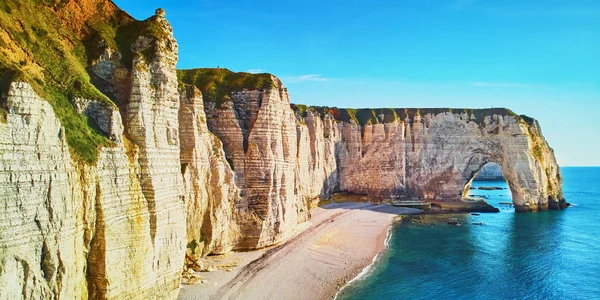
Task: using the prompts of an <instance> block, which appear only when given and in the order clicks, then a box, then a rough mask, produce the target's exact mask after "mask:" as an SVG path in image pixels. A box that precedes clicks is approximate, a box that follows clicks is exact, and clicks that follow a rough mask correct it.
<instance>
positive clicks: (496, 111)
mask: <svg viewBox="0 0 600 300" xmlns="http://www.w3.org/2000/svg"><path fill="white" fill-rule="evenodd" d="M291 107H292V109H293V110H294V111H296V112H297V113H298V114H300V115H301V116H302V117H306V112H307V111H308V110H311V111H313V112H315V113H319V115H320V116H321V118H323V117H324V116H325V115H326V114H329V115H331V116H333V118H334V119H335V120H336V121H338V122H350V120H352V121H354V122H355V123H356V124H359V125H361V126H364V125H373V124H381V123H394V122H405V121H410V122H413V121H414V120H415V117H417V116H419V117H424V116H426V115H429V114H431V115H438V114H442V113H465V114H467V115H469V119H470V120H472V121H475V122H476V123H478V124H482V123H483V120H484V119H485V117H487V116H492V115H501V116H506V115H510V116H513V117H515V118H516V119H517V120H519V121H520V120H522V119H525V121H526V122H527V123H528V124H531V123H532V122H533V121H531V120H533V119H531V118H529V117H527V116H519V115H517V114H515V113H514V112H512V111H511V110H510V109H506V108H485V109H464V108H455V109H452V108H374V109H373V108H359V109H353V108H337V107H327V106H306V105H302V104H292V105H291Z"/></svg>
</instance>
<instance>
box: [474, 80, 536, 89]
mask: <svg viewBox="0 0 600 300" xmlns="http://www.w3.org/2000/svg"><path fill="white" fill-rule="evenodd" d="M469 84H470V85H473V86H479V87H506V88H533V87H538V86H536V85H533V84H527V83H515V82H486V81H475V82H469Z"/></svg>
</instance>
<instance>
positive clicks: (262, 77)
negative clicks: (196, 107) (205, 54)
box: [177, 68, 275, 107]
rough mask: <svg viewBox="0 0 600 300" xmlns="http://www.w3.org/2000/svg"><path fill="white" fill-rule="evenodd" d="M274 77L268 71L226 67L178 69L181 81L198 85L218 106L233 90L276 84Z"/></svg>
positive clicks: (268, 86) (203, 93)
mask: <svg viewBox="0 0 600 300" xmlns="http://www.w3.org/2000/svg"><path fill="white" fill-rule="evenodd" d="M273 78H274V76H273V75H271V74H268V73H262V74H252V73H245V72H233V71H230V70H228V69H224V68H198V69H189V70H177V79H178V80H179V82H180V83H183V84H189V85H194V86H196V87H197V88H198V89H199V90H200V91H201V92H202V95H203V97H204V99H205V100H209V101H213V102H215V103H216V106H217V107H220V106H221V104H222V103H223V102H225V101H227V100H230V96H231V93H232V92H236V91H241V90H244V89H248V90H258V89H267V88H271V87H273V86H275V82H274V80H273Z"/></svg>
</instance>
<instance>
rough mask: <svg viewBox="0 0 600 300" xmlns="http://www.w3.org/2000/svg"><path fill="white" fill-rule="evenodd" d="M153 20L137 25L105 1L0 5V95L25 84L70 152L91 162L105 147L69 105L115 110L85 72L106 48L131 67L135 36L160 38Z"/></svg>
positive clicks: (35, 0)
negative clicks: (52, 117) (50, 114)
mask: <svg viewBox="0 0 600 300" xmlns="http://www.w3.org/2000/svg"><path fill="white" fill-rule="evenodd" d="M157 14H158V12H157ZM163 14H164V13H163ZM157 18H161V16H158V15H156V16H153V17H151V18H149V19H147V20H145V21H137V20H135V19H133V18H132V17H131V16H130V15H129V14H127V13H126V12H124V11H122V10H120V9H119V8H118V7H117V6H116V5H115V4H114V3H113V2H112V1H108V0H62V1H58V0H5V1H2V3H0V93H2V94H6V92H7V90H8V86H9V84H10V82H12V81H25V82H27V83H29V84H30V85H31V86H32V87H33V88H34V90H35V91H36V93H38V94H39V95H40V96H41V97H42V98H44V99H46V100H48V102H49V103H50V104H51V105H52V107H53V108H54V111H55V112H56V115H57V117H58V118H59V119H60V121H61V124H62V125H63V126H64V127H65V131H66V136H67V142H68V143H69V146H70V148H71V150H72V151H73V152H74V153H75V154H76V155H77V157H79V158H82V159H83V160H85V161H87V162H92V161H94V160H95V158H96V155H97V150H98V148H99V147H101V146H103V145H107V144H109V143H110V142H109V140H108V139H107V138H106V137H105V136H104V135H102V134H101V133H100V132H99V131H97V130H96V129H95V127H96V126H95V124H93V121H91V120H88V119H87V118H86V117H85V116H83V115H80V114H78V113H77V112H76V110H75V109H74V107H73V105H72V104H71V103H70V100H71V99H72V98H73V97H82V98H87V99H96V100H100V101H103V102H105V103H107V104H108V105H111V106H114V107H116V106H115V105H114V104H113V101H114V99H110V98H109V97H107V95H105V94H103V93H102V92H101V91H100V90H99V89H98V88H97V87H96V86H94V84H92V82H91V78H90V74H89V73H88V68H89V66H90V65H91V64H92V63H93V61H94V60H95V59H97V58H98V57H99V56H100V55H101V54H102V53H104V51H105V49H106V48H107V47H108V48H111V49H113V50H118V51H119V52H120V54H121V62H122V63H123V65H125V66H126V67H131V60H132V56H133V54H132V51H131V45H132V44H133V42H134V41H135V40H136V38H137V37H138V36H140V35H145V36H152V37H155V38H163V37H164V34H166V33H164V32H162V30H161V27H160V26H157V22H155V21H156V19H157ZM3 106H4V105H3V104H2V103H1V101H0V107H3Z"/></svg>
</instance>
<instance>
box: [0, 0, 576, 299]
mask: <svg viewBox="0 0 600 300" xmlns="http://www.w3.org/2000/svg"><path fill="white" fill-rule="evenodd" d="M75 2H76V3H75ZM75 2H73V1H71V2H69V3H67V4H66V5H67V7H68V8H69V9H76V8H77V7H78V5H79V6H82V7H84V8H93V7H97V6H96V5H93V4H94V3H88V2H89V1H75ZM105 4H106V3H105ZM109 4H110V5H109ZM107 5H109V6H110V7H113V6H114V5H113V6H111V5H112V4H111V3H108V4H107ZM132 24H133V25H135V26H140V24H137V23H132ZM136 24H137V25H136ZM133 25H131V26H133ZM141 25H144V26H146V27H144V28H145V29H144V30H145V32H146V33H147V34H139V36H137V37H136V38H135V39H133V40H131V43H132V44H131V45H130V48H126V49H127V51H131V53H129V52H128V53H129V54H128V55H124V53H121V52H119V50H115V49H111V48H110V47H108V46H107V44H105V43H104V44H103V43H100V44H102V45H103V46H102V47H103V49H101V50H102V51H96V52H97V53H98V54H97V56H98V57H95V58H92V59H91V60H90V61H91V66H89V70H88V71H89V72H90V73H91V74H90V77H91V79H92V81H93V82H94V83H95V85H96V87H97V88H98V90H100V91H101V92H103V93H104V94H105V95H108V96H110V97H111V99H112V100H113V102H114V103H115V104H116V105H113V103H110V102H109V101H104V100H106V99H104V100H98V99H92V98H90V97H88V98H86V97H74V96H72V97H71V98H70V99H69V100H70V104H72V105H73V107H72V109H73V110H74V111H76V112H78V113H79V114H81V115H85V116H86V118H87V120H88V121H90V122H91V123H93V124H94V128H95V130H98V131H99V132H101V133H102V134H104V135H105V136H106V137H108V138H109V140H110V143H108V144H107V146H105V147H101V148H100V149H97V150H98V155H97V159H96V160H95V161H93V162H91V163H90V162H84V161H82V160H81V159H80V157H78V152H75V151H73V147H69V145H73V144H70V143H67V133H66V130H65V129H64V128H63V127H62V125H61V122H60V121H59V119H58V118H57V115H58V114H57V112H61V109H64V107H58V108H57V107H54V109H53V106H51V105H50V104H49V103H48V102H47V101H46V100H48V99H42V97H40V95H41V94H38V93H36V92H35V91H34V88H32V86H30V85H29V84H27V83H24V82H18V81H17V82H12V83H10V87H9V88H8V90H7V91H1V92H3V93H5V95H3V97H2V100H1V101H0V108H1V110H0V113H2V115H1V117H2V118H0V136H1V138H0V199H1V201H2V205H0V298H2V299H4V298H6V299H19V298H23V299H40V298H44V299H45V298H53V299H86V298H92V299H122V298H126V299H148V298H160V299H173V298H175V297H176V295H177V292H178V287H179V284H180V281H181V270H182V267H183V264H184V257H185V256H186V255H187V256H189V258H190V259H189V260H188V261H196V259H197V258H198V257H200V256H204V255H208V254H221V253H226V252H228V251H231V250H232V249H252V248H259V247H265V246H269V245H273V244H276V243H279V242H282V241H285V240H286V238H287V237H289V236H290V235H291V234H293V233H294V231H295V230H297V229H298V228H301V226H299V224H300V223H303V222H305V221H307V220H309V219H310V207H311V206H312V205H314V204H316V202H318V201H319V199H321V198H328V197H330V196H331V195H332V194H333V193H336V192H345V193H347V194H355V195H359V197H362V195H366V196H368V197H377V198H380V199H401V200H402V199H408V200H427V201H434V202H435V201H455V202H457V201H460V200H461V198H462V196H463V195H464V193H465V191H467V190H468V188H469V185H470V182H471V180H472V179H473V177H474V176H475V175H476V173H477V172H478V171H479V170H480V169H481V168H482V167H483V165H485V164H486V163H488V162H496V163H498V164H500V165H501V166H502V170H503V175H504V177H505V178H506V180H507V181H508V183H509V186H510V189H511V191H512V193H513V201H514V203H515V207H516V209H517V210H518V211H541V210H546V209H561V208H564V207H566V205H567V204H566V202H565V199H564V197H563V195H562V191H561V184H562V182H561V176H560V170H559V168H558V166H557V164H556V161H555V158H554V154H553V152H552V149H551V148H550V147H549V146H548V144H547V143H546V141H545V140H544V138H543V136H542V133H541V130H540V127H539V124H538V123H537V121H535V120H533V119H530V118H528V117H524V116H518V115H515V114H513V113H512V112H510V111H509V110H506V109H489V110H456V109H455V110H449V109H420V110H419V109H386V110H384V109H378V110H370V109H363V110H351V109H337V108H324V107H304V106H299V105H290V99H289V95H288V92H287V90H286V89H285V88H284V86H283V84H282V83H281V81H280V80H279V79H277V78H276V77H274V76H272V75H266V74H262V75H261V76H262V77H261V80H253V78H252V76H253V75H250V74H242V76H237V77H236V76H234V79H235V80H232V82H233V84H232V85H231V86H228V87H227V88H226V89H225V88H224V87H223V86H219V84H221V83H218V82H217V83H214V82H209V80H204V81H202V82H204V83H205V84H203V85H196V86H192V85H193V84H195V82H184V83H187V84H191V85H186V84H184V83H180V82H178V79H177V75H176V70H175V65H176V62H177V43H176V41H175V40H174V38H173V35H172V29H171V27H170V25H169V24H168V22H167V21H166V20H165V19H164V12H162V10H157V14H156V15H155V16H154V17H152V18H150V19H149V20H147V21H146V22H145V23H144V24H141ZM135 26H133V27H135ZM127 28H128V29H131V28H132V27H127ZM83 32H85V30H83V29H82V33H81V34H83ZM142 32H144V31H142ZM3 37H5V36H3ZM88 50H89V49H88ZM96 50H98V49H96ZM121 50H123V49H121ZM91 52H94V51H91ZM96 52H94V53H96ZM125 57H127V58H128V60H129V61H126V60H127V59H125ZM227 72H229V71H227ZM216 73H217V74H221V73H223V70H222V69H219V70H217V72H216ZM184 81H185V80H184ZM259 83H260V84H259ZM80 84H81V83H80ZM236 84H237V85H236ZM207 87H210V88H211V89H216V90H217V91H220V94H219V93H211V91H210V90H207V91H206V93H205V95H204V96H203V95H202V92H201V91H200V90H202V89H205V90H206V89H207ZM223 91H227V93H223ZM54 105H56V103H54ZM63 113H64V112H63ZM77 116H78V115H77ZM78 117H79V116H78ZM62 120H63V121H64V119H62ZM81 130H82V131H85V130H92V128H81ZM88 136H89V135H88ZM69 137H71V136H69ZM75 142H77V141H76V140H75ZM75 145H78V144H75ZM78 146H80V145H78Z"/></svg>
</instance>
